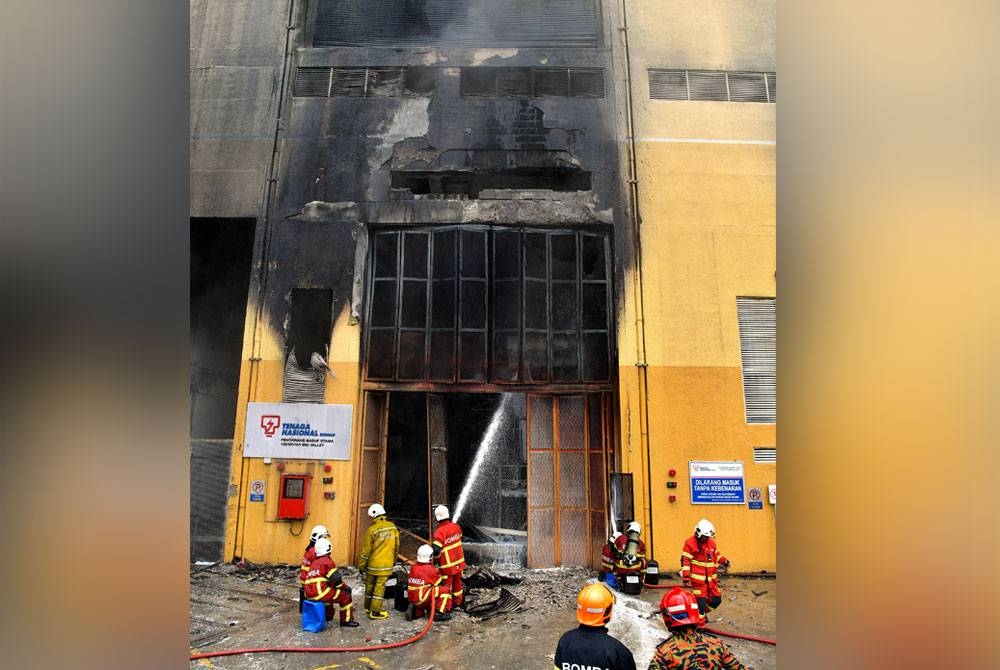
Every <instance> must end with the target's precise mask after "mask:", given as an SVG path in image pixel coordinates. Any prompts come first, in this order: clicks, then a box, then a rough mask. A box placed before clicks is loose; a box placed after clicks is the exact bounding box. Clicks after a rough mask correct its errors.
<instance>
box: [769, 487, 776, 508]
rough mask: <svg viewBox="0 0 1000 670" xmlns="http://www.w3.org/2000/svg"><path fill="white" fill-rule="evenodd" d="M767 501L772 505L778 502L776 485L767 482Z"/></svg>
mask: <svg viewBox="0 0 1000 670" xmlns="http://www.w3.org/2000/svg"><path fill="white" fill-rule="evenodd" d="M767 502H769V503H771V504H772V505H777V504H778V485H777V484H768V485H767Z"/></svg>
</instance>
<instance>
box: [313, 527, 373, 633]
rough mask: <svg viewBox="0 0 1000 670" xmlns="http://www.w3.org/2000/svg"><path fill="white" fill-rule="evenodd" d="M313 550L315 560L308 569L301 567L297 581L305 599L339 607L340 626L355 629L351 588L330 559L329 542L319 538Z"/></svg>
mask: <svg viewBox="0 0 1000 670" xmlns="http://www.w3.org/2000/svg"><path fill="white" fill-rule="evenodd" d="M313 548H314V549H315V550H316V558H314V559H313V560H312V562H311V563H310V564H309V568H308V569H306V568H304V567H303V568H301V569H300V570H299V581H300V582H301V583H302V585H303V587H304V588H305V592H306V598H308V599H309V600H315V601H318V602H322V603H326V604H327V607H328V608H331V607H332V606H333V605H339V606H340V625H341V626H344V627H346V628H355V627H357V626H358V622H357V621H355V620H354V616H353V609H354V606H353V604H352V603H351V587H349V586H348V585H347V584H345V583H344V580H343V578H342V577H341V576H340V572H339V571H338V570H337V564H336V563H334V562H333V559H332V558H330V552H331V551H333V546H332V545H331V544H330V540H328V539H326V538H325V537H324V538H320V539H318V540H316V545H315V546H314V547H313ZM327 618H329V616H328V617H327Z"/></svg>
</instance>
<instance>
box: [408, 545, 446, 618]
mask: <svg viewBox="0 0 1000 670" xmlns="http://www.w3.org/2000/svg"><path fill="white" fill-rule="evenodd" d="M432 560H434V549H433V548H432V547H431V545H429V544H422V545H420V548H419V549H417V562H416V563H415V564H414V565H413V567H412V568H410V575H409V577H407V579H406V597H407V598H408V599H409V600H410V604H409V605H408V606H407V608H406V620H407V621H413V620H414V619H419V618H421V617H423V616H424V614H426V613H427V612H428V611H429V610H430V609H431V608H432V607H434V606H437V613H436V614H435V615H434V620H435V621H448V620H449V619H451V615H450V614H448V613H447V612H446V611H445V609H444V608H445V606H446V604H447V602H448V601H447V600H444V599H442V598H440V589H441V584H442V583H443V582H444V576H442V575H441V573H440V572H438V569H437V568H435V567H434V566H433V565H431V561H432Z"/></svg>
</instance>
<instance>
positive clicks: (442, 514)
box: [434, 505, 451, 521]
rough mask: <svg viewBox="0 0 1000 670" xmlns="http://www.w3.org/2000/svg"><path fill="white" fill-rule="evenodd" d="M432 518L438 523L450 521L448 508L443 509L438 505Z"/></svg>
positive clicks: (443, 507) (442, 506)
mask: <svg viewBox="0 0 1000 670" xmlns="http://www.w3.org/2000/svg"><path fill="white" fill-rule="evenodd" d="M434 518H435V519H437V520H438V521H443V520H445V519H450V518H451V512H449V511H448V508H447V507H445V506H444V505H438V506H437V507H435V508H434Z"/></svg>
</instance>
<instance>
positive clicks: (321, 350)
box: [282, 288, 333, 403]
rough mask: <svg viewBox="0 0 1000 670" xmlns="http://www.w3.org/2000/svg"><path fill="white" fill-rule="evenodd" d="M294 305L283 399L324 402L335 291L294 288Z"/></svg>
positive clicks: (286, 347) (288, 340)
mask: <svg viewBox="0 0 1000 670" xmlns="http://www.w3.org/2000/svg"><path fill="white" fill-rule="evenodd" d="M291 301H292V308H291V313H290V314H289V319H288V339H287V341H286V345H285V356H286V358H285V374H284V384H283V391H282V401H283V402H313V403H322V402H323V401H324V396H325V391H326V375H327V374H332V373H330V372H329V366H328V365H327V362H326V356H327V353H328V348H329V347H328V345H329V342H330V328H331V326H332V325H333V291H331V290H330V289H317V288H296V289H292V297H291Z"/></svg>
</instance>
